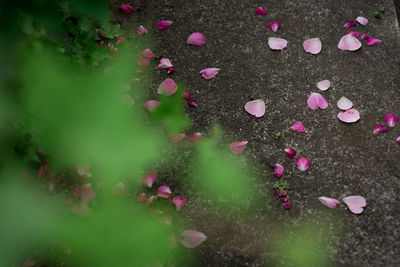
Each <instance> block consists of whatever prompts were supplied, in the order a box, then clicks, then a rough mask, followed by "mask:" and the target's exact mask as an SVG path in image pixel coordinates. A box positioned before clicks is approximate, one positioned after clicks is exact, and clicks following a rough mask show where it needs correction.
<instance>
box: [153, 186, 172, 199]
mask: <svg viewBox="0 0 400 267" xmlns="http://www.w3.org/2000/svg"><path fill="white" fill-rule="evenodd" d="M171 193H172V192H171V189H170V188H169V186H167V185H162V186H160V187H159V188H158V190H157V196H158V197H160V198H170V197H171Z"/></svg>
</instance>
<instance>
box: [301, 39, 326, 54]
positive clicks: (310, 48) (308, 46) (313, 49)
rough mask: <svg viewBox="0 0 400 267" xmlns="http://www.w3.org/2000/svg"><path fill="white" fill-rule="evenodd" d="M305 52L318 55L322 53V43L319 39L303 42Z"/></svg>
mask: <svg viewBox="0 0 400 267" xmlns="http://www.w3.org/2000/svg"><path fill="white" fill-rule="evenodd" d="M303 48H304V51H306V52H307V53H310V54H313V55H316V54H319V53H320V52H321V48H322V43H321V40H320V39H319V38H312V39H308V40H305V41H304V42H303Z"/></svg>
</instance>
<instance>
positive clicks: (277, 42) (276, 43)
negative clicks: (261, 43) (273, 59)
mask: <svg viewBox="0 0 400 267" xmlns="http://www.w3.org/2000/svg"><path fill="white" fill-rule="evenodd" d="M268 45H269V48H271V49H272V50H282V49H284V48H285V47H286V46H287V41H286V40H285V39H282V38H275V37H269V38H268Z"/></svg>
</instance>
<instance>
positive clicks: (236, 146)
mask: <svg viewBox="0 0 400 267" xmlns="http://www.w3.org/2000/svg"><path fill="white" fill-rule="evenodd" d="M247 143H248V142H247V141H240V142H233V143H231V144H230V145H229V148H230V149H231V151H232V153H233V154H235V155H237V154H240V153H242V152H243V150H245V148H246V145H247Z"/></svg>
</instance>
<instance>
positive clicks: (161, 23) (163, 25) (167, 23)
mask: <svg viewBox="0 0 400 267" xmlns="http://www.w3.org/2000/svg"><path fill="white" fill-rule="evenodd" d="M171 24H172V21H170V20H160V21H157V23H156V25H157V27H158V29H159V30H165V29H167V28H168V27H169V26H171Z"/></svg>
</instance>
